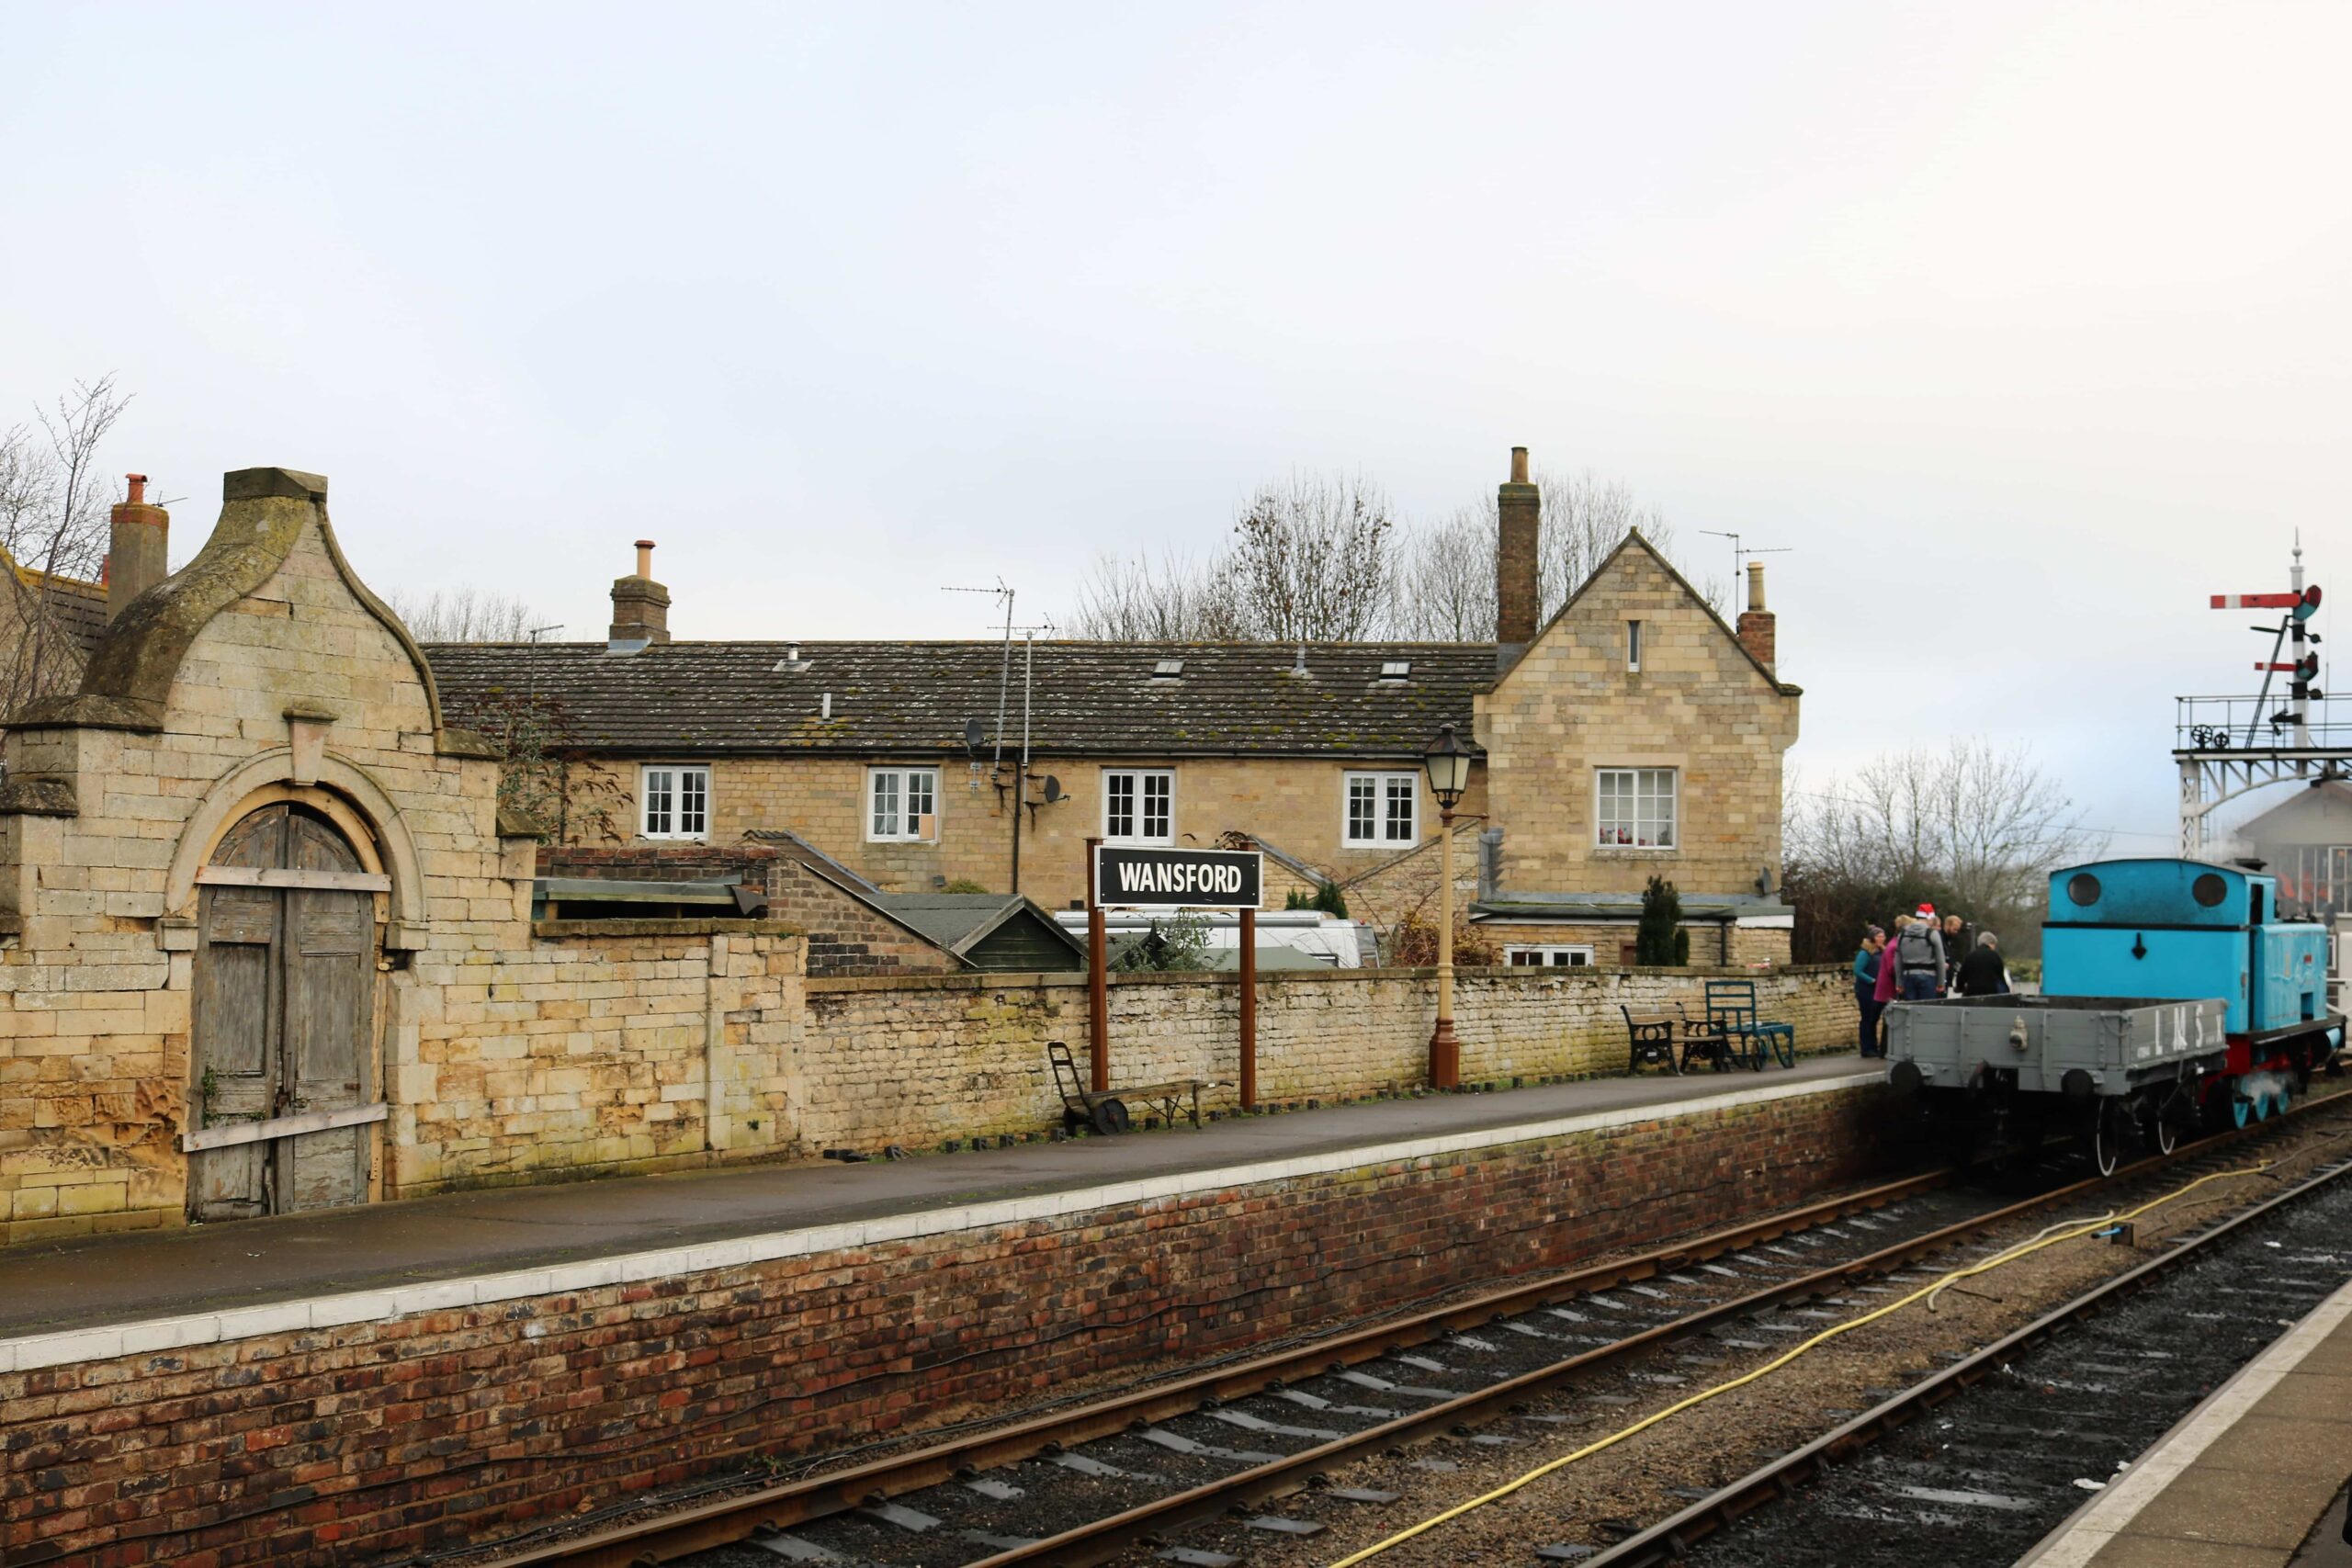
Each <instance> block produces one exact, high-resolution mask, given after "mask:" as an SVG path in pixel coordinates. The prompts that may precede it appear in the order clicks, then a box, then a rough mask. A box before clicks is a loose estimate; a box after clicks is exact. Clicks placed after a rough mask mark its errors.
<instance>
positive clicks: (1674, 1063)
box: [1617, 1002, 1682, 1073]
mask: <svg viewBox="0 0 2352 1568" xmlns="http://www.w3.org/2000/svg"><path fill="white" fill-rule="evenodd" d="M1617 1010H1618V1011H1619V1012H1622V1013H1623V1014H1624V1015H1625V1037H1626V1040H1627V1042H1628V1043H1630V1045H1631V1047H1632V1052H1633V1060H1632V1062H1631V1063H1630V1064H1629V1065H1628V1066H1627V1067H1626V1069H1625V1070H1626V1071H1627V1072H1633V1073H1638V1072H1640V1071H1641V1070H1642V1069H1643V1068H1644V1067H1645V1066H1661V1065H1662V1066H1668V1067H1672V1068H1673V1069H1674V1070H1675V1071H1676V1072H1677V1073H1679V1072H1681V1071H1682V1064H1681V1063H1680V1062H1679V1061H1678V1060H1676V1059H1675V1055H1674V1031H1675V1026H1676V1025H1677V1024H1679V1023H1680V1022H1681V1020H1680V1019H1679V1018H1678V1017H1676V1016H1675V1015H1674V1014H1672V1013H1665V1012H1638V1013H1637V1012H1635V1011H1634V1010H1633V1009H1632V1008H1629V1007H1627V1006H1625V1005H1624V1004H1623V1003H1622V1002H1621V1003H1619V1004H1618V1008H1617Z"/></svg>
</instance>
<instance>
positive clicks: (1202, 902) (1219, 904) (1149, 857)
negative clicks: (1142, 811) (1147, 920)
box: [1094, 844, 1262, 909]
mask: <svg viewBox="0 0 2352 1568" xmlns="http://www.w3.org/2000/svg"><path fill="white" fill-rule="evenodd" d="M1261 871H1262V857H1261V856H1260V855H1259V853H1258V852H1257V851H1255V850H1139V849H1129V848H1126V847H1125V846H1123V845H1117V844H1100V845H1097V846H1096V847H1095V851H1094V888H1095V892H1094V898H1095V902H1097V903H1099V904H1101V905H1103V906H1104V907H1105V908H1145V909H1254V908H1258V904H1259V888H1260V886H1261V882H1262V877H1261Z"/></svg>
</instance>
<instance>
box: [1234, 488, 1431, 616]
mask: <svg viewBox="0 0 2352 1568" xmlns="http://www.w3.org/2000/svg"><path fill="white" fill-rule="evenodd" d="M1396 529H1397V520H1396V518H1395V517H1394V516H1393V515H1392V514H1391V513H1390V511H1389V506H1388V497H1387V496H1386V495H1385V494H1384V493H1383V492H1382V491H1381V490H1380V488H1379V487H1378V486H1376V485H1374V483H1372V481H1371V480H1369V479H1365V478H1364V477H1363V475H1361V474H1355V475H1338V476H1333V477H1324V476H1321V475H1310V474H1293V475H1291V477H1290V478H1289V479H1285V480H1283V481H1281V482H1280V483H1276V484H1269V485H1262V486H1261V487H1260V488H1259V491H1258V493H1257V494H1255V495H1253V496H1251V497H1250V502H1249V504H1247V505H1246V506H1244V507H1243V508H1242V509H1241V515H1240V517H1239V518H1238V520H1237V521H1236V522H1235V523H1234V525H1233V532H1234V536H1235V538H1234V545H1233V549H1232V553H1231V554H1230V555H1228V556H1227V558H1226V559H1225V561H1224V563H1223V568H1222V570H1221V572H1220V573H1219V575H1220V576H1221V577H1222V578H1223V579H1224V580H1225V581H1226V583H1227V585H1228V586H1229V588H1230V591H1231V592H1233V594H1234V595H1235V597H1236V599H1237V600H1238V605H1237V609H1238V617H1239V619H1240V621H1241V624H1242V626H1243V628H1244V629H1245V631H1246V632H1247V633H1248V634H1249V635H1251V636H1254V637H1260V638H1262V639H1264V640H1266V641H1270V642H1300V641H1305V642H1354V641H1358V640H1360V639H1362V638H1363V637H1371V636H1374V634H1376V633H1377V632H1379V631H1380V630H1381V629H1382V628H1383V627H1384V626H1385V623H1386V621H1387V618H1388V608H1389V602H1390V597H1391V595H1392V593H1393V592H1394V591H1395V587H1396V561H1395V555H1396V541H1395V538H1394V535H1395V533H1396Z"/></svg>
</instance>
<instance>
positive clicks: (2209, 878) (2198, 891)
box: [2188, 871, 2262, 915]
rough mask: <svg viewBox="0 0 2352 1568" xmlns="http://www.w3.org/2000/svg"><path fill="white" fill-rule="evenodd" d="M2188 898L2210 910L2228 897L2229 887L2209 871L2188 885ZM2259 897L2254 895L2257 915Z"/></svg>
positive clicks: (2219, 877)
mask: <svg viewBox="0 0 2352 1568" xmlns="http://www.w3.org/2000/svg"><path fill="white" fill-rule="evenodd" d="M2188 896H2189V897H2192V898H2194V899H2196V900H2197V901H2198V902H2199V904H2201V905H2203V906H2204V907H2205V908H2208V909H2211V908H2214V907H2216V906H2217V905H2219V904H2220V903H2221V901H2222V899H2224V898H2226V897H2229V896H2230V885H2229V884H2228V883H2227V882H2226V881H2224V880H2223V879H2222V877H2221V876H2220V875H2219V874H2217V873H2214V872H2210V871H2209V872H2207V873H2206V874H2204V875H2202V876H2200V877H2199V878H2198V879H2197V880H2196V881H2194V882H2192V883H2190V884H2189V885H2188ZM2255 897H2256V911H2257V915H2258V912H2259V910H2260V908H2261V905H2260V902H2259V900H2260V899H2261V897H2262V895H2261V893H2260V892H2259V891H2257V892H2256V894H2255Z"/></svg>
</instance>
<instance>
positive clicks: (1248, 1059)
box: [1241, 909, 1258, 1111]
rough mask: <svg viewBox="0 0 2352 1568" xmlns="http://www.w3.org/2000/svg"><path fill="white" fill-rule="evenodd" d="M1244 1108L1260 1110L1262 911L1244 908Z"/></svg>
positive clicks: (1242, 1094) (1242, 1000)
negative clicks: (1259, 995) (1260, 957)
mask: <svg viewBox="0 0 2352 1568" xmlns="http://www.w3.org/2000/svg"><path fill="white" fill-rule="evenodd" d="M1241 1109H1242V1110H1244V1111H1255V1110H1257V1109H1258V911H1257V910H1255V909H1244V910H1242V911H1241Z"/></svg>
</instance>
